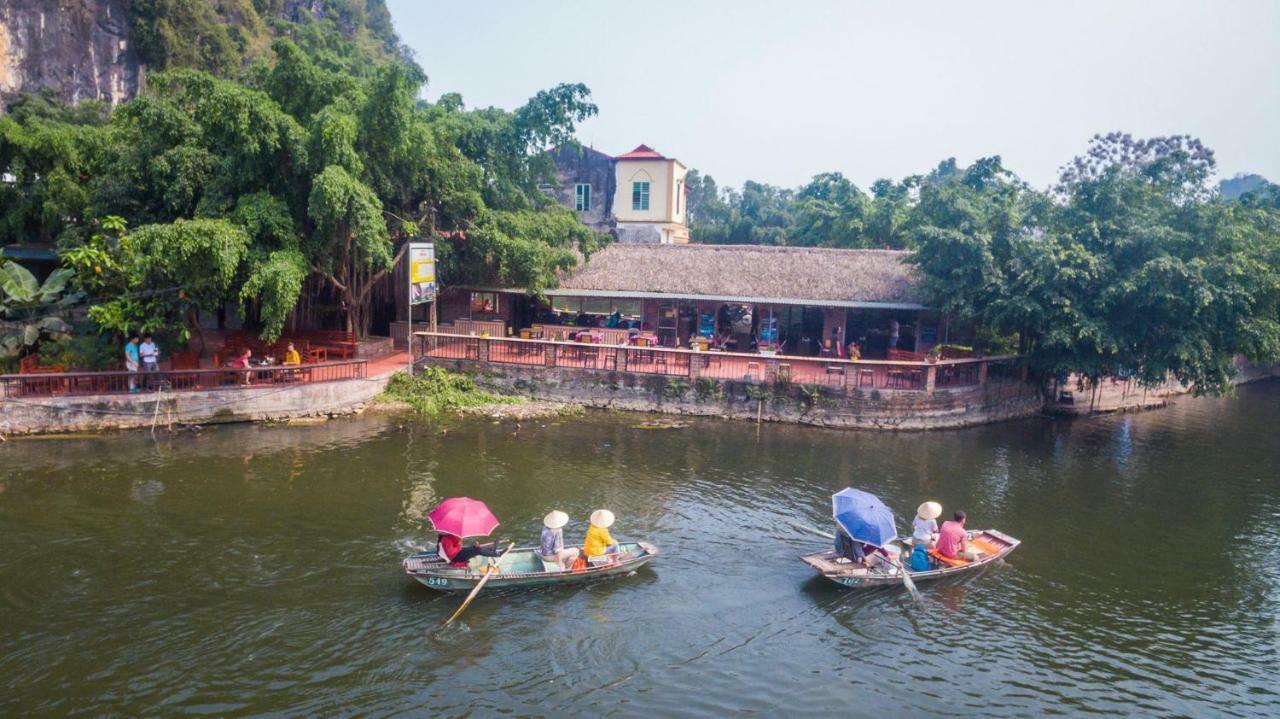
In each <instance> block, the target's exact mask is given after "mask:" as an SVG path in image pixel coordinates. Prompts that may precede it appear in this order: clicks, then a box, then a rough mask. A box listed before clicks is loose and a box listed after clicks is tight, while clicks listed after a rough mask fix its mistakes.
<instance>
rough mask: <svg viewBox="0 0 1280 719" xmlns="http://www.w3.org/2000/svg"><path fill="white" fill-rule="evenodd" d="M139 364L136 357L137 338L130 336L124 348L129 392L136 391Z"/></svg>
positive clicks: (137, 356)
mask: <svg viewBox="0 0 1280 719" xmlns="http://www.w3.org/2000/svg"><path fill="white" fill-rule="evenodd" d="M140 364H141V362H140V360H139V355H138V336H137V335H130V336H129V341H128V342H126V343H125V346H124V368H125V371H126V372H128V373H129V391H130V392H137V391H138V367H139V366H140Z"/></svg>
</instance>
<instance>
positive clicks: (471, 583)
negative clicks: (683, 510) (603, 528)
mask: <svg viewBox="0 0 1280 719" xmlns="http://www.w3.org/2000/svg"><path fill="white" fill-rule="evenodd" d="M579 549H581V547H579ZM610 556H611V557H616V558H617V559H616V560H612V561H608V562H601V563H598V564H597V563H591V564H589V565H588V566H587V568H586V569H579V570H564V569H559V568H558V567H556V566H555V565H554V564H548V563H545V562H543V561H542V557H541V556H540V555H539V554H538V550H537V548H536V547H522V548H518V549H512V550H511V551H510V552H507V553H506V555H504V556H503V557H502V558H501V559H499V560H498V573H497V574H495V575H494V576H493V577H492V578H491V579H490V580H489V583H488V584H486V585H485V588H486V589H500V588H502V587H533V586H539V585H545V584H577V583H581V582H590V581H594V580H597V579H604V578H606V577H616V576H620V575H625V574H630V573H632V572H634V571H636V570H637V569H639V568H640V567H642V566H644V565H645V564H648V563H649V561H650V560H651V559H653V558H654V557H656V556H658V548H657V547H655V546H654V545H652V544H649V543H648V542H620V543H619V544H618V553H617V554H615V555H610ZM480 559H484V561H483V562H481V561H480ZM480 559H477V560H475V561H474V562H473V564H472V566H469V567H451V566H449V564H448V563H447V562H445V561H444V560H443V559H441V558H440V555H439V554H437V553H436V552H423V553H421V554H415V555H413V556H412V557H407V558H405V560H404V571H405V574H408V575H409V576H410V577H413V578H414V579H416V580H417V581H418V582H420V583H421V584H422V585H423V586H425V587H429V588H431V589H434V590H436V591H440V592H469V591H471V590H472V589H474V588H475V586H476V583H477V582H479V581H480V579H481V578H482V577H484V567H486V566H488V558H487V557H486V558H480Z"/></svg>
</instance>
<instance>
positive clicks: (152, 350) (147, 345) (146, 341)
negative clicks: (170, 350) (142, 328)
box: [138, 335, 160, 372]
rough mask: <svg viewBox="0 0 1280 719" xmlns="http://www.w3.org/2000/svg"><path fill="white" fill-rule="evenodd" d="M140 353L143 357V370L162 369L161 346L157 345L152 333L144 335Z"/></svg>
mask: <svg viewBox="0 0 1280 719" xmlns="http://www.w3.org/2000/svg"><path fill="white" fill-rule="evenodd" d="M138 355H139V356H140V357H141V358H142V371H143V372H159V371H160V348H159V347H157V346H156V343H155V340H153V339H152V338H151V335H144V336H143V338H142V344H140V345H138Z"/></svg>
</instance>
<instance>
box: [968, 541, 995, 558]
mask: <svg viewBox="0 0 1280 719" xmlns="http://www.w3.org/2000/svg"><path fill="white" fill-rule="evenodd" d="M969 543H970V544H972V545H973V546H974V547H976V548H977V549H978V550H979V551H981V552H982V553H983V554H986V555H988V556H991V555H995V554H999V553H1000V548H999V547H997V546H996V545H994V544H992V543H990V542H988V541H986V540H985V539H978V538H976V537H975V538H974V539H972V540H970V542H969Z"/></svg>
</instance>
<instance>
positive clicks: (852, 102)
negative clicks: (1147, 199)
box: [387, 0, 1280, 189]
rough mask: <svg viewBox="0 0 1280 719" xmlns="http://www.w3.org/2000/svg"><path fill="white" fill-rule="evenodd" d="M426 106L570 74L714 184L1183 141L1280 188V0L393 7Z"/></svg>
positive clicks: (1043, 167)
mask: <svg viewBox="0 0 1280 719" xmlns="http://www.w3.org/2000/svg"><path fill="white" fill-rule="evenodd" d="M387 4H388V5H389V6H390V8H391V13H392V17H393V18H394V20H395V25H396V30H397V31H398V32H399V34H400V37H401V38H402V39H403V40H404V42H405V43H407V44H408V45H409V46H410V47H412V48H413V49H414V51H415V52H416V56H417V60H418V62H419V63H420V64H421V65H422V67H423V69H425V70H426V72H427V75H428V76H429V77H430V81H429V84H428V87H427V91H426V95H427V97H429V98H431V99H435V98H437V97H439V96H440V95H441V94H442V93H446V92H459V93H461V94H462V96H463V99H464V100H465V101H466V103H467V106H468V107H486V106H490V105H496V106H499V107H504V108H514V107H516V106H518V105H520V104H522V103H523V102H524V101H525V100H526V99H528V98H529V97H530V96H532V95H533V94H534V93H535V92H537V91H538V90H539V89H544V88H548V87H551V86H553V85H555V84H557V83H561V82H582V83H585V84H586V85H587V86H588V87H590V88H591V90H592V94H593V97H594V100H595V102H596V104H598V105H599V106H600V114H599V115H598V116H597V117H595V118H593V119H591V120H590V121H588V122H587V123H584V124H583V125H582V127H581V128H580V130H579V134H578V136H579V139H580V140H581V141H582V142H583V143H584V144H589V145H593V146H594V147H596V148H597V149H599V150H602V151H604V152H608V153H611V154H620V153H623V152H626V151H628V150H630V149H631V148H633V147H635V146H636V145H638V144H640V143H645V144H648V145H650V146H652V147H653V148H655V149H657V150H658V151H660V152H662V153H664V154H666V155H667V156H669V157H677V158H679V159H680V160H681V161H683V162H684V163H685V164H686V165H688V166H690V167H696V168H698V169H700V170H702V171H703V172H705V173H709V174H711V175H713V176H714V177H715V178H716V180H717V181H718V182H719V183H720V184H721V185H726V184H729V185H734V186H740V185H741V183H742V182H743V181H744V180H747V179H752V180H758V181H762V182H768V183H771V184H776V185H783V186H788V187H794V186H798V185H801V184H803V183H805V182H807V181H808V180H809V178H811V177H812V176H813V175H815V174H817V173H819V172H826V171H839V172H842V173H844V174H845V176H847V177H849V178H850V179H852V180H853V181H854V182H856V183H857V184H858V185H860V186H861V187H863V188H864V189H866V188H867V187H868V186H869V185H870V184H871V182H872V181H874V180H875V179H877V178H880V177H893V178H900V177H902V176H904V175H908V174H913V173H918V172H925V171H927V170H929V169H930V168H932V167H934V166H935V165H936V164H937V163H938V162H939V161H940V160H942V159H944V158H946V157H949V156H955V157H956V158H957V159H958V160H959V161H960V162H961V163H962V164H967V163H969V162H971V161H972V160H974V159H975V158H977V157H982V156H985V155H993V154H998V155H1001V156H1002V157H1003V158H1004V162H1005V165H1006V166H1007V167H1009V168H1011V169H1012V170H1014V171H1015V172H1017V173H1018V174H1019V175H1021V176H1022V177H1023V178H1024V179H1026V180H1028V181H1029V182H1031V183H1032V184H1034V185H1036V186H1039V187H1045V186H1047V185H1049V184H1050V183H1052V182H1053V181H1054V179H1055V178H1056V177H1057V173H1058V168H1059V167H1061V166H1062V165H1063V164H1065V163H1066V162H1067V161H1068V160H1070V159H1071V158H1072V157H1074V156H1075V155H1077V154H1081V153H1082V152H1083V151H1084V149H1085V146H1086V143H1087V142H1088V140H1089V138H1090V137H1091V136H1092V135H1093V134H1095V133H1100V132H1108V131H1111V130H1122V131H1125V132H1130V133H1132V134H1134V135H1135V136H1153V135H1165V134H1182V133H1189V134H1191V135H1194V136H1198V137H1199V138H1200V139H1201V140H1203V141H1204V142H1205V143H1206V144H1207V145H1208V146H1209V147H1211V148H1213V150H1215V151H1216V153H1217V159H1218V171H1219V174H1220V175H1221V176H1224V177H1230V176H1231V175H1234V174H1236V173H1237V172H1256V173H1259V174H1262V175H1265V176H1267V177H1268V178H1270V179H1271V180H1272V181H1280V2H1277V0H1258V1H1256V2H1255V1H1248V2H1245V1H1238V2H1237V1H1232V0H1216V1H1212V0H1204V1H1197V2H1192V1H1184V0H1164V1H1163V2H1122V1H1119V0H1099V1H1091V2H1067V1H1066V0H1060V1H1058V2H1046V1H1045V0H1020V1H1017V2H897V1H884V2H872V1H870V0H843V1H829V0H822V1H819V0H785V1H784V0H773V1H771V2H770V1H765V0H761V1H757V0H732V1H730V0H720V1H719V2H710V1H708V0H647V1H646V2H633V3H621V2H601V1H599V0H596V1H594V2H587V1H584V0H579V1H578V2H552V1H550V0H525V1H521V2H514V1H510V0H509V1H506V2H500V1H493V0H490V1H488V2H479V1H475V2H463V1H460V0H448V1H445V0H388V2H387Z"/></svg>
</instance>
